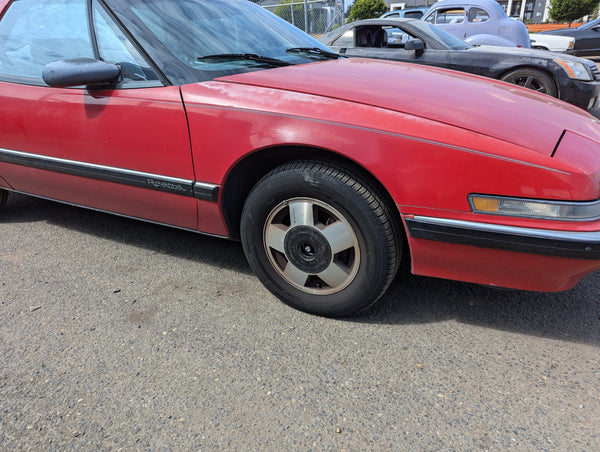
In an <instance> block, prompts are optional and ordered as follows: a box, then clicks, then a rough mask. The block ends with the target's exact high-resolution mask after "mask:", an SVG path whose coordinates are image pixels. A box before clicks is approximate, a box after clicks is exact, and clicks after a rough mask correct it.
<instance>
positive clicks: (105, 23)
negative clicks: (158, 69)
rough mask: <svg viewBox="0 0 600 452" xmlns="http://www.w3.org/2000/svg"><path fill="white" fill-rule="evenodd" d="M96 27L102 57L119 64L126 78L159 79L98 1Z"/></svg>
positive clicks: (99, 51) (95, 15) (95, 14)
mask: <svg viewBox="0 0 600 452" xmlns="http://www.w3.org/2000/svg"><path fill="white" fill-rule="evenodd" d="M94 3H96V2H94ZM94 29H95V32H96V39H97V41H98V53H99V54H100V58H101V59H102V60H103V61H106V62H108V63H115V64H118V65H119V66H120V67H121V74H122V77H123V78H124V79H128V80H131V81H142V80H159V77H158V75H157V74H156V73H155V72H154V70H153V69H151V67H150V66H149V65H148V64H147V63H146V61H145V60H144V58H143V57H142V56H141V55H140V53H139V52H138V50H137V49H136V48H135V47H134V45H133V44H132V43H131V41H130V40H129V39H127V37H126V36H125V34H124V33H123V31H122V30H121V29H120V28H119V27H118V26H117V25H116V24H115V23H114V21H112V20H111V19H110V18H109V16H108V14H107V13H106V11H104V9H103V8H101V7H99V6H98V5H97V3H96V7H95V8H94ZM124 86H125V85H124ZM127 86H129V85H127Z"/></svg>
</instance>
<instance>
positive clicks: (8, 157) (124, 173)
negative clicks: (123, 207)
mask: <svg viewBox="0 0 600 452" xmlns="http://www.w3.org/2000/svg"><path fill="white" fill-rule="evenodd" d="M0 162H5V163H12V164H15V165H22V166H26V167H29V168H36V169H42V170H48V171H54V172H57V173H63V174H69V175H72V176H81V177H87V178H90V179H96V180H102V181H106V182H115V183H118V184H124V185H131V186H134V187H141V188H148V189H151V190H157V191H163V192H167V193H173V194H177V195H183V196H189V197H195V198H198V199H202V200H205V201H212V202H216V201H217V197H218V192H219V186H218V185H214V184H208V183H204V182H195V181H192V180H188V179H181V178H176V177H168V176H162V175H160V174H152V173H145V172H142V171H135V170H128V169H123V168H115V167H112V166H105V165H97V164H94V163H85V162H78V161H74V160H66V159H61V158H56V157H49V156H43V155H38V154H30V153H27V152H21V151H13V150H9V149H2V148H0Z"/></svg>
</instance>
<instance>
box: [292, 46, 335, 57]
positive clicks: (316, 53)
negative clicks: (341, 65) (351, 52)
mask: <svg viewBox="0 0 600 452" xmlns="http://www.w3.org/2000/svg"><path fill="white" fill-rule="evenodd" d="M286 52H287V53H294V54H303V55H305V56H306V57H307V58H314V57H317V58H326V59H334V60H337V59H338V58H345V57H344V56H342V55H338V54H337V53H334V52H330V51H328V50H323V49H320V48H319V47H292V48H291V49H287V50H286Z"/></svg>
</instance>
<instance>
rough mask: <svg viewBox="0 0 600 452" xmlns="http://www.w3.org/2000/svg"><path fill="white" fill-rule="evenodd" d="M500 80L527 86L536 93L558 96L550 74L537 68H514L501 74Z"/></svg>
mask: <svg viewBox="0 0 600 452" xmlns="http://www.w3.org/2000/svg"><path fill="white" fill-rule="evenodd" d="M500 80H502V81H504V82H508V83H512V84H513V85H519V86H522V87H524V88H529V89H531V90H533V91H537V92H538V93H544V94H548V95H549V96H552V97H558V89H557V88H556V84H555V83H554V80H553V79H552V77H551V76H550V75H548V74H547V73H545V72H542V71H540V70H538V69H531V68H523V69H516V70H514V71H511V72H509V73H508V74H505V75H503V76H502V77H501V78H500Z"/></svg>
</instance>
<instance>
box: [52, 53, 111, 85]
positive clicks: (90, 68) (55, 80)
mask: <svg viewBox="0 0 600 452" xmlns="http://www.w3.org/2000/svg"><path fill="white" fill-rule="evenodd" d="M120 74H121V68H120V67H119V66H117V65H116V64H110V63H105V62H104V61H99V60H96V59H94V58H73V59H68V60H58V61H52V62H50V63H48V64H46V66H44V70H43V72H42V78H43V79H44V81H45V82H46V83H47V84H48V85H50V86H56V87H68V86H81V85H99V84H102V85H106V84H110V83H114V82H116V81H117V79H118V77H119V75H120Z"/></svg>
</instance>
